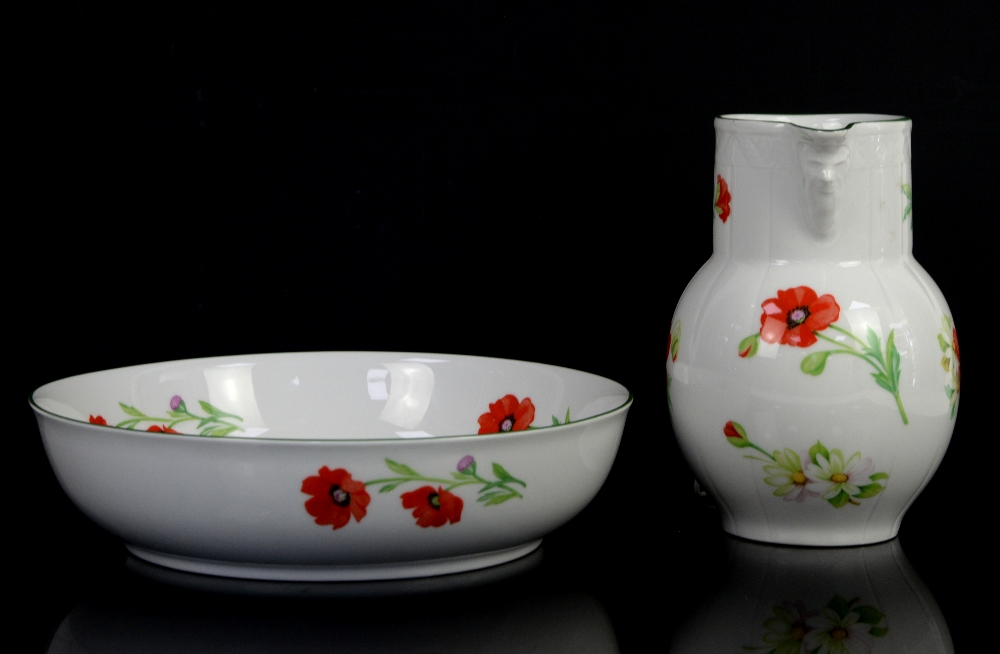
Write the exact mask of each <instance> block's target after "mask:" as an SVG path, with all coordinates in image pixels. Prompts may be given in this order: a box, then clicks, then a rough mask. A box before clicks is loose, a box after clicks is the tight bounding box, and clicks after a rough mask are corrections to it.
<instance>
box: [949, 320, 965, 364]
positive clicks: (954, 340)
mask: <svg viewBox="0 0 1000 654" xmlns="http://www.w3.org/2000/svg"><path fill="white" fill-rule="evenodd" d="M951 349H953V350H955V358H956V359H958V361H959V362H961V361H962V355H961V354H959V353H958V330H957V329H955V328H954V327H952V328H951Z"/></svg>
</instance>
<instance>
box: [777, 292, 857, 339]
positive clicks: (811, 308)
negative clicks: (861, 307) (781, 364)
mask: <svg viewBox="0 0 1000 654" xmlns="http://www.w3.org/2000/svg"><path fill="white" fill-rule="evenodd" d="M761 308H763V309H764V313H762V314H761V315H760V337H761V339H763V340H764V342H766V343H781V344H782V345H795V346H797V347H809V346H810V345H812V344H813V343H815V342H816V335H815V334H814V333H813V332H818V331H821V330H823V329H826V328H827V327H829V326H830V323H831V322H833V321H835V320H837V319H838V318H840V305H839V304H837V301H836V300H835V299H833V296H832V295H821V296H819V297H817V296H816V291H814V290H812V289H811V288H809V287H808V286H797V287H796V288H789V289H787V290H784V291H778V297H772V298H768V299H767V300H764V302H763V304H761Z"/></svg>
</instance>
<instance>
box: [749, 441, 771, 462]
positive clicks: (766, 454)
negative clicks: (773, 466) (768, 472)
mask: <svg viewBox="0 0 1000 654" xmlns="http://www.w3.org/2000/svg"><path fill="white" fill-rule="evenodd" d="M747 445H749V446H750V447H752V448H753V449H755V450H757V451H758V452H760V453H761V454H763V455H764V456H766V457H767V458H769V459H771V460H772V461H774V456H773V455H772V454H770V453H768V452H766V451H765V450H764V448H762V447H759V446H757V445H755V444H753V443H751V442H750V441H749V440H748V441H747ZM774 462H775V463H777V461H774Z"/></svg>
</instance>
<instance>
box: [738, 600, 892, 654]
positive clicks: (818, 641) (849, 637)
mask: <svg viewBox="0 0 1000 654" xmlns="http://www.w3.org/2000/svg"><path fill="white" fill-rule="evenodd" d="M771 611H772V613H774V617H771V618H767V619H766V620H764V623H763V625H764V628H765V629H767V633H765V634H764V635H763V637H761V642H762V643H763V644H761V645H744V646H743V649H745V650H750V651H765V652H766V654H871V651H872V646H873V645H874V644H875V641H874V639H875V638H882V637H884V636H885V635H886V634H888V633H889V628H888V627H886V626H885V614H884V613H882V612H881V611H879V610H878V609H877V608H875V607H874V606H871V605H868V604H861V598H860V597H856V598H854V599H852V600H850V601H848V600H847V599H845V598H843V597H841V596H840V595H836V596H834V598H833V599H831V600H830V601H829V602H828V603H827V605H826V606H824V607H822V608H820V609H809V608H806V605H805V603H804V602H801V601H799V602H795V603H794V604H793V603H791V602H787V601H786V602H783V603H782V604H781V606H775V607H772V608H771Z"/></svg>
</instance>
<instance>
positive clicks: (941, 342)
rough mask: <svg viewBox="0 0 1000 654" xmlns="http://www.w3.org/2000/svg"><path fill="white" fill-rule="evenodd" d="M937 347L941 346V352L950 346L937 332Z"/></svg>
mask: <svg viewBox="0 0 1000 654" xmlns="http://www.w3.org/2000/svg"><path fill="white" fill-rule="evenodd" d="M938 347H940V348H941V351H942V352H947V351H948V348H949V347H951V346H950V345H948V341H946V340H944V336H942V335H941V334H938Z"/></svg>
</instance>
